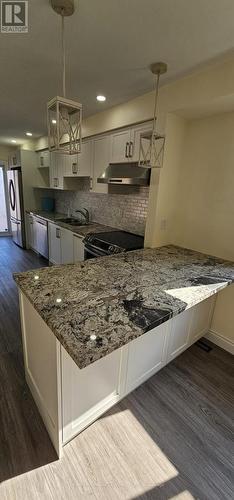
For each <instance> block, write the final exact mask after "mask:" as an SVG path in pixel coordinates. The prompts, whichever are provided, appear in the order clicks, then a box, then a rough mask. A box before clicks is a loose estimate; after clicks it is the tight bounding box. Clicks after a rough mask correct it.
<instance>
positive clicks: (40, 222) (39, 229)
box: [35, 217, 49, 259]
mask: <svg viewBox="0 0 234 500" xmlns="http://www.w3.org/2000/svg"><path fill="white" fill-rule="evenodd" d="M35 222H36V250H37V252H38V253H39V254H40V255H42V256H43V257H45V258H46V259H48V258H49V245H48V222H47V221H46V220H45V219H41V218H40V217H35Z"/></svg>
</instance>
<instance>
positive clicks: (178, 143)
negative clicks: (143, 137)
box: [145, 113, 186, 247]
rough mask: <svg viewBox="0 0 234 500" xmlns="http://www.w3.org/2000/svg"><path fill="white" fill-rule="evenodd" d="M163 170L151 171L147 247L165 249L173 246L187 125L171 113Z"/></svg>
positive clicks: (167, 125)
mask: <svg viewBox="0 0 234 500" xmlns="http://www.w3.org/2000/svg"><path fill="white" fill-rule="evenodd" d="M165 134H166V142H165V152H164V161H163V168H162V170H161V171H160V172H159V171H158V170H156V169H155V170H153V171H152V179H151V189H150V197H149V208H148V214H149V217H148V221H147V226H146V234H145V245H146V246H148V247H149V246H150V247H156V246H162V245H165V244H167V243H170V242H171V239H172V233H173V228H174V212H175V205H176V196H177V191H178V185H179V181H178V178H179V173H180V169H181V162H182V155H183V148H184V142H185V134H186V121H185V120H184V119H183V118H181V117H179V116H176V115H174V114H172V113H169V114H168V115H167V120H166V126H165Z"/></svg>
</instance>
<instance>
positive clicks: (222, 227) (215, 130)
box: [173, 113, 234, 260]
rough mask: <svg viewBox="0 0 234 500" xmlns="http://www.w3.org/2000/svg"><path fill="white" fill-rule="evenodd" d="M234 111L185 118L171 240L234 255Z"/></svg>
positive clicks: (191, 246)
mask: <svg viewBox="0 0 234 500" xmlns="http://www.w3.org/2000/svg"><path fill="white" fill-rule="evenodd" d="M233 129H234V113H224V114H221V115H216V116H212V117H209V118H205V119H201V120H193V121H190V122H188V123H187V131H186V141H185V143H184V154H183V162H182V165H181V166H180V172H179V189H178V191H177V198H176V203H175V207H174V208H175V220H174V229H175V230H174V233H173V239H174V241H175V242H176V243H178V244H180V245H182V246H188V247H190V248H194V249H195V250H200V251H202V252H206V253H209V254H211V255H217V256H220V257H223V258H226V259H230V260H234V229H233V220H234V167H233V165H234V141H233Z"/></svg>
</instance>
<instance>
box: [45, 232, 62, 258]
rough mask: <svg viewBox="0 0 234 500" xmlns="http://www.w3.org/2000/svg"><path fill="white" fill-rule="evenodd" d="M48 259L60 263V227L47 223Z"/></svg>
mask: <svg viewBox="0 0 234 500" xmlns="http://www.w3.org/2000/svg"><path fill="white" fill-rule="evenodd" d="M48 230H49V261H50V262H52V264H61V263H62V257H61V228H60V227H59V226H56V225H55V224H52V223H49V228H48Z"/></svg>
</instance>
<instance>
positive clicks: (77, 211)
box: [75, 208, 89, 224]
mask: <svg viewBox="0 0 234 500" xmlns="http://www.w3.org/2000/svg"><path fill="white" fill-rule="evenodd" d="M75 212H76V213H79V214H81V215H83V217H84V218H85V223H86V224H88V223H89V211H88V210H87V208H80V209H79V210H75Z"/></svg>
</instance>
